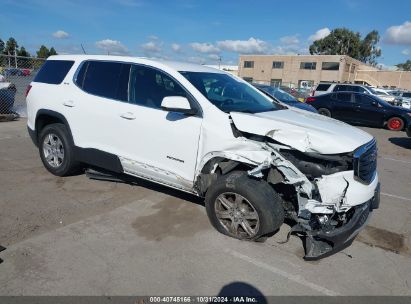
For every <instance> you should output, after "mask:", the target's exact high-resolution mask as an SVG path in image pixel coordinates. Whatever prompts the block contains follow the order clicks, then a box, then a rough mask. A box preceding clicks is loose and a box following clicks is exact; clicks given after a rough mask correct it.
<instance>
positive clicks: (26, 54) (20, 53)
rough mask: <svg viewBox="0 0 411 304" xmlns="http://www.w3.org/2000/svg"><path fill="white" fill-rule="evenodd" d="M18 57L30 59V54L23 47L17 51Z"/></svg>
mask: <svg viewBox="0 0 411 304" xmlns="http://www.w3.org/2000/svg"><path fill="white" fill-rule="evenodd" d="M17 56H22V57H30V53H29V52H27V51H26V49H25V48H24V46H22V47H21V48H20V49H19V50H18V51H17Z"/></svg>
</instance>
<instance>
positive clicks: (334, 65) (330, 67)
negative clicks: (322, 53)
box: [321, 62, 340, 71]
mask: <svg viewBox="0 0 411 304" xmlns="http://www.w3.org/2000/svg"><path fill="white" fill-rule="evenodd" d="M321 69H322V70H325V71H338V70H339V69H340V63H339V62H323V63H322V67H321Z"/></svg>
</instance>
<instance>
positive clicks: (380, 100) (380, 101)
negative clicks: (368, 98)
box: [373, 96, 393, 107]
mask: <svg viewBox="0 0 411 304" xmlns="http://www.w3.org/2000/svg"><path fill="white" fill-rule="evenodd" d="M373 97H374V99H375V100H377V101H378V102H379V103H380V104H381V105H383V106H386V107H393V105H391V104H390V103H388V102H386V101H385V100H384V99H381V98H380V97H378V96H373Z"/></svg>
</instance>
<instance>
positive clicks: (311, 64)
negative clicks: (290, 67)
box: [300, 62, 317, 70]
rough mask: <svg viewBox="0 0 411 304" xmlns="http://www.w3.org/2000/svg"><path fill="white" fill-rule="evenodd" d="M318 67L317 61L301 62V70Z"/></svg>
mask: <svg viewBox="0 0 411 304" xmlns="http://www.w3.org/2000/svg"><path fill="white" fill-rule="evenodd" d="M316 68H317V62H301V63H300V70H315V69H316Z"/></svg>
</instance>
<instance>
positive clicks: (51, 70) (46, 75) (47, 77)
mask: <svg viewBox="0 0 411 304" xmlns="http://www.w3.org/2000/svg"><path fill="white" fill-rule="evenodd" d="M73 64H74V61H70V60H47V61H46V62H45V63H44V64H43V66H42V67H41V69H40V71H39V72H38V73H37V75H36V77H35V78H34V80H33V81H34V82H42V83H49V84H60V83H61V82H62V81H63V79H64V77H66V75H67V73H68V71H70V69H71V67H72V66H73Z"/></svg>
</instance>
